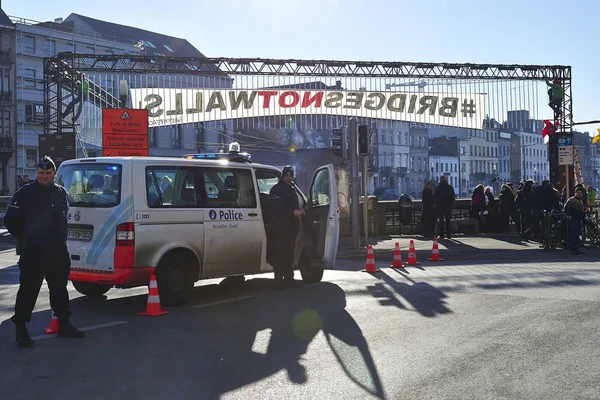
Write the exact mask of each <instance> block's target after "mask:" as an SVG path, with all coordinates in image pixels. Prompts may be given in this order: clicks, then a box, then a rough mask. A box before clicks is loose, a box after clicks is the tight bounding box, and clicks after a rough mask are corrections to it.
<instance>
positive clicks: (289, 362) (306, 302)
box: [0, 278, 385, 399]
mask: <svg viewBox="0 0 600 400" xmlns="http://www.w3.org/2000/svg"><path fill="white" fill-rule="evenodd" d="M271 286H272V280H270V279H262V278H256V279H251V280H249V281H247V282H246V283H245V284H244V285H243V287H242V288H241V289H239V290H237V291H236V292H234V293H232V291H231V290H229V289H227V288H223V287H220V286H219V285H208V286H201V287H197V288H195V291H194V296H193V299H192V302H191V303H190V304H189V305H187V306H183V307H177V308H171V309H169V311H170V312H169V314H167V315H165V316H162V317H158V318H148V317H141V316H138V315H137V313H138V312H139V311H141V310H143V308H144V306H145V301H146V296H145V295H136V296H130V297H122V298H113V299H109V300H106V299H97V300H93V299H89V298H84V297H79V298H76V299H73V300H72V301H71V305H72V309H73V312H74V320H75V321H76V322H77V324H78V325H79V326H86V325H92V324H94V323H96V324H98V323H102V322H108V321H110V320H113V321H114V320H115V319H118V320H123V321H126V322H127V323H126V324H123V325H119V326H113V327H111V328H107V329H99V330H92V331H89V332H88V336H87V337H86V338H85V339H83V340H68V339H61V338H56V339H50V340H42V341H39V342H38V344H36V347H34V348H33V349H19V348H17V347H16V345H15V344H14V337H13V334H14V330H13V329H14V328H13V325H12V323H11V322H10V320H6V321H4V322H3V323H2V325H1V326H0V338H1V339H2V340H1V344H0V353H1V354H2V358H3V360H2V362H0V376H3V377H4V378H3V379H5V383H4V385H0V386H1V388H0V393H3V392H4V393H6V394H9V395H10V396H8V397H6V398H11V399H19V398H23V399H24V398H43V397H44V396H47V395H48V394H49V393H68V394H69V395H70V396H71V397H72V398H86V397H88V396H89V394H90V393H94V395H95V396H98V397H104V396H109V397H111V398H141V397H151V396H154V397H155V398H162V397H164V395H165V394H166V391H168V393H169V395H170V398H190V396H199V397H198V398H203V399H216V398H220V396H222V395H224V394H226V393H230V392H237V391H240V393H245V394H240V395H239V397H247V396H248V393H254V394H256V393H257V392H255V391H254V390H252V391H251V392H244V389H245V387H246V386H248V385H250V384H256V385H258V390H259V393H262V394H261V396H263V395H264V396H266V397H269V396H271V397H272V396H274V395H275V396H276V393H279V392H278V389H281V387H279V388H278V387H277V385H272V384H271V385H270V386H268V387H266V386H264V385H267V383H264V382H261V381H263V380H265V379H266V378H269V377H271V376H273V375H276V374H278V373H280V372H284V373H285V374H286V375H287V379H288V380H289V381H290V382H292V383H293V384H297V385H303V384H305V383H307V382H309V381H310V380H311V374H314V379H316V380H317V381H318V382H329V383H331V382H330V381H329V379H328V371H329V370H330V368H332V366H331V361H332V360H334V359H335V360H337V362H338V363H339V366H340V367H341V369H342V370H343V371H344V372H345V374H346V375H347V377H348V378H349V379H350V380H351V381H352V382H354V383H355V384H356V385H357V386H358V388H361V389H362V390H364V391H365V393H364V394H365V397H368V396H375V397H377V398H380V399H384V398H385V394H384V390H383V387H382V383H381V380H380V377H379V374H378V371H377V368H376V366H375V362H374V360H373V358H372V356H371V352H370V350H369V346H368V344H367V341H366V340H365V337H364V336H363V334H362V331H361V329H360V327H359V326H358V324H357V323H356V321H355V320H354V319H353V318H352V316H351V315H350V314H349V313H348V312H347V311H346V309H345V307H346V294H345V293H344V291H343V290H342V289H341V288H340V287H339V286H337V285H335V284H332V283H320V284H315V285H308V286H305V287H302V288H298V289H288V290H285V291H281V292H278V291H277V292H276V291H271V290H269V289H270V288H271ZM113 290H114V289H113ZM232 294H233V296H232ZM240 296H253V297H248V298H246V299H244V300H240V301H236V302H232V303H230V304H217V305H214V306H210V304H209V299H214V300H227V299H232V297H240ZM49 313H50V312H49V311H43V312H39V313H35V315H34V317H33V322H32V323H30V331H31V332H32V335H39V334H40V333H39V332H40V331H41V329H42V327H43V326H44V325H46V321H47V320H48V318H49V316H50V314H49ZM320 332H322V333H323V335H324V338H325V342H326V343H327V345H328V347H329V348H330V350H331V353H330V354H327V353H324V354H322V355H320V356H318V357H315V356H311V358H310V364H309V363H306V362H304V359H303V356H304V354H305V353H306V351H307V348H308V346H309V345H310V344H311V343H312V342H313V341H314V339H315V338H316V337H317V335H318V334H319V333H320ZM322 345H323V342H321V346H322ZM23 357H27V358H28V359H29V360H30V361H32V362H29V363H26V364H23V363H22V362H21V361H22V358H23ZM65 357H67V358H68V362H58V361H57V360H61V359H65ZM15 364H19V368H18V370H12V372H9V371H11V368H12V367H11V365H15ZM310 365H314V366H315V370H314V371H311V369H310V368H309V366H310ZM82 371H85V373H84V374H82ZM32 376H48V377H49V379H51V381H52V382H51V383H52V384H51V385H49V384H48V381H41V380H32V381H30V382H29V381H28V385H24V384H23V383H24V382H25V381H27V380H28V379H29V378H30V377H32ZM99 376H102V379H97V377H99ZM140 377H145V378H140ZM106 382H110V385H109V386H110V387H108V386H107V385H106ZM267 382H271V383H272V382H273V381H270V380H269V381H267ZM26 386H28V387H29V389H24V388H25V387H26ZM263 388H264V390H263ZM319 388H320V389H319V390H323V391H324V392H325V393H328V392H329V393H330V394H331V395H325V396H323V398H334V397H335V393H336V387H335V386H330V385H329V386H328V385H327V384H326V383H323V384H322V385H321V383H319ZM358 388H357V389H358ZM284 389H285V385H284ZM287 390H290V388H289V387H288V388H287ZM7 391H8V392H7ZM283 393H285V391H284V392H283ZM233 395H234V397H235V396H237V395H238V393H234V394H233ZM283 397H285V396H283Z"/></svg>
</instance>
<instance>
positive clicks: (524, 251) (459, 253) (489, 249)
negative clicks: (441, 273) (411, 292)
mask: <svg viewBox="0 0 600 400" xmlns="http://www.w3.org/2000/svg"><path fill="white" fill-rule="evenodd" d="M411 239H412V240H414V243H415V250H416V253H417V259H418V260H419V261H421V260H426V259H427V258H428V257H430V256H431V250H432V247H433V240H430V239H425V238H423V237H422V236H420V235H415V236H409V235H388V236H375V237H370V238H369V244H370V245H372V246H373V253H374V254H375V258H376V259H378V260H385V261H391V260H392V259H393V255H394V247H395V244H396V242H398V243H399V244H400V251H401V253H402V259H403V260H405V261H406V259H407V257H408V249H409V246H410V240H411ZM438 245H439V249H440V253H441V256H442V258H444V259H447V260H460V259H469V260H471V261H472V260H473V259H486V260H489V259H498V260H514V261H519V260H528V261H529V262H530V261H531V260H532V258H534V259H535V258H542V259H545V258H547V257H548V256H551V255H559V254H560V255H561V258H562V255H563V254H566V253H567V252H566V251H565V250H557V251H553V252H544V251H543V249H541V248H540V246H541V244H540V243H538V242H534V241H521V240H520V238H519V237H518V236H517V235H509V234H504V235H503V234H493V235H485V234H479V235H477V236H464V235H462V234H457V235H456V236H452V239H451V240H448V239H440V240H439V241H438ZM592 251H593V252H594V255H596V252H597V251H598V249H586V253H590V254H591V253H592ZM366 255H367V249H366V246H365V243H364V238H362V237H361V246H360V248H359V249H357V248H354V247H353V246H352V238H351V237H341V238H340V242H339V246H338V253H337V256H338V258H340V259H366Z"/></svg>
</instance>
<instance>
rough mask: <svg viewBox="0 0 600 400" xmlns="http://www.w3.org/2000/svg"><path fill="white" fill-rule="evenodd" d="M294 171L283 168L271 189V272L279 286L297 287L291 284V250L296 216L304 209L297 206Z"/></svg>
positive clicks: (296, 221)
mask: <svg viewBox="0 0 600 400" xmlns="http://www.w3.org/2000/svg"><path fill="white" fill-rule="evenodd" d="M293 179H294V169H293V168H292V167H291V166H289V165H288V166H285V167H284V168H283V171H282V177H281V179H280V180H279V182H278V183H277V184H276V185H275V186H273V188H271V192H270V196H271V206H272V211H273V237H274V239H275V260H274V264H273V266H274V270H275V271H274V272H275V281H277V284H278V286H280V287H281V286H297V285H298V284H299V283H298V282H295V281H294V270H293V263H294V249H295V245H296V236H297V234H298V228H299V226H298V217H300V216H302V215H304V210H302V209H301V208H299V207H298V195H297V193H296V190H295V189H294V188H293V187H292V185H293V182H292V181H293Z"/></svg>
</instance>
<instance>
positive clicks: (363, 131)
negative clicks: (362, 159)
mask: <svg viewBox="0 0 600 400" xmlns="http://www.w3.org/2000/svg"><path fill="white" fill-rule="evenodd" d="M369 133H370V132H369V126H368V125H359V126H358V154H359V155H361V156H362V155H367V154H369V153H371V143H370V142H371V138H370V137H369V136H370V135H369Z"/></svg>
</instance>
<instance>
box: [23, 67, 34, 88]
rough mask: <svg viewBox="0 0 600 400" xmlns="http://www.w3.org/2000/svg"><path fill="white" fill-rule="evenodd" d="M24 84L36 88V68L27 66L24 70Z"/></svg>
mask: <svg viewBox="0 0 600 400" xmlns="http://www.w3.org/2000/svg"><path fill="white" fill-rule="evenodd" d="M23 86H25V87H26V88H35V69H31V68H25V69H24V70H23Z"/></svg>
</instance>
